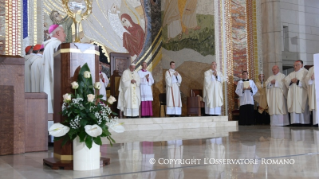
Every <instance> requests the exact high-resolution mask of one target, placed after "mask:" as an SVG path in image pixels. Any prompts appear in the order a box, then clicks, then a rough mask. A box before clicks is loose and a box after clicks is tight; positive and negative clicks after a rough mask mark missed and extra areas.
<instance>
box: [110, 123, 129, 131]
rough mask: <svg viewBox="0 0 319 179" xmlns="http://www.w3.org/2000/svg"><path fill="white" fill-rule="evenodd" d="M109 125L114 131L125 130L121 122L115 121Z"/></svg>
mask: <svg viewBox="0 0 319 179" xmlns="http://www.w3.org/2000/svg"><path fill="white" fill-rule="evenodd" d="M109 127H110V129H112V130H113V131H114V132H116V133H122V132H124V131H125V128H124V126H123V125H122V123H115V124H112V125H110V126H109Z"/></svg>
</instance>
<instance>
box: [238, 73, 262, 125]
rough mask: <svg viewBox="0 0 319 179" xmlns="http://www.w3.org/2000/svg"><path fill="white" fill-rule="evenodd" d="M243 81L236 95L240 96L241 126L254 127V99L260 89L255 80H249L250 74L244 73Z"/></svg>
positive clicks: (240, 82) (239, 83)
mask: <svg viewBox="0 0 319 179" xmlns="http://www.w3.org/2000/svg"><path fill="white" fill-rule="evenodd" d="M242 77H243V79H242V80H240V81H239V82H238V84H237V88H236V91H235V92H236V94H237V95H238V96H239V100H240V108H239V113H240V114H239V118H240V119H239V125H252V124H253V123H254V99H253V96H254V95H255V94H256V93H257V91H258V89H257V87H256V85H255V83H254V81H253V80H250V79H248V72H247V71H243V72H242Z"/></svg>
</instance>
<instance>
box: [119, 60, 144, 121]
mask: <svg viewBox="0 0 319 179" xmlns="http://www.w3.org/2000/svg"><path fill="white" fill-rule="evenodd" d="M140 84H141V80H140V76H139V75H138V73H137V72H136V71H135V64H131V65H130V67H129V68H128V69H126V70H125V71H124V72H123V75H122V77H121V82H120V86H119V92H120V94H119V100H118V103H117V109H119V110H121V111H123V112H124V116H126V117H127V118H135V117H138V116H139V111H140V103H141V97H140V95H141V94H140Z"/></svg>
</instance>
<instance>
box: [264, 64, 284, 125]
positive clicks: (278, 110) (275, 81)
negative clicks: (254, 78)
mask: <svg viewBox="0 0 319 179" xmlns="http://www.w3.org/2000/svg"><path fill="white" fill-rule="evenodd" d="M272 72H273V75H271V76H270V77H269V78H268V79H267V81H266V87H267V103H268V111H269V115H270V125H271V126H285V125H289V117H288V112H287V92H288V91H287V87H286V85H285V77H286V76H285V75H284V74H282V73H280V72H279V67H278V66H277V65H275V66H273V67H272Z"/></svg>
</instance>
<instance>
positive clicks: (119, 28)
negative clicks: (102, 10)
mask: <svg viewBox="0 0 319 179" xmlns="http://www.w3.org/2000/svg"><path fill="white" fill-rule="evenodd" d="M120 13H121V12H120V11H119V8H118V5H117V4H115V3H113V5H112V7H111V9H109V10H108V18H109V21H110V25H111V27H112V29H113V30H114V32H115V33H116V35H117V36H119V37H120V38H121V39H122V40H123V34H124V32H127V30H126V29H125V28H124V27H123V25H122V22H121V19H120V16H119V14H120Z"/></svg>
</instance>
